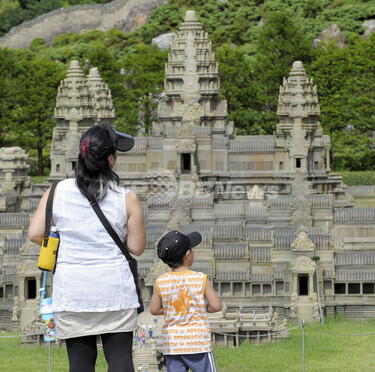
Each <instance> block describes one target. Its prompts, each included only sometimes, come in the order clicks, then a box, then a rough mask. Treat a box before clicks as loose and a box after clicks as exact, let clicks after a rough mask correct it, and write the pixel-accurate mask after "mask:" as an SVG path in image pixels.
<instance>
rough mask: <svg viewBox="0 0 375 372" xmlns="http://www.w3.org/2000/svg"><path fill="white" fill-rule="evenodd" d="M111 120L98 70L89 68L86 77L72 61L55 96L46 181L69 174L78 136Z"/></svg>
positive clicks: (108, 96) (107, 94)
mask: <svg viewBox="0 0 375 372" xmlns="http://www.w3.org/2000/svg"><path fill="white" fill-rule="evenodd" d="M114 118H115V111H114V108H113V103H112V97H111V92H110V90H109V88H108V86H107V84H105V83H104V82H103V81H102V79H101V77H100V75H99V72H98V69H97V68H93V69H91V70H90V73H89V75H88V76H87V78H86V77H85V75H84V73H83V71H82V70H81V68H80V66H79V63H78V61H72V62H71V63H70V67H69V69H68V72H67V75H66V78H65V79H64V80H63V81H62V82H61V85H60V87H59V89H58V93H57V99H56V108H55V120H56V127H55V129H54V131H53V140H52V148H51V174H50V178H49V180H50V181H53V180H60V179H62V178H65V177H66V176H69V175H71V174H72V172H73V170H74V167H75V163H76V161H77V156H78V147H79V138H80V136H81V135H82V133H84V132H85V131H86V130H87V129H89V128H90V127H92V126H93V125H95V124H99V123H108V124H111V123H112V122H113V120H114Z"/></svg>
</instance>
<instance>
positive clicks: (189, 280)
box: [156, 270, 212, 355]
mask: <svg viewBox="0 0 375 372" xmlns="http://www.w3.org/2000/svg"><path fill="white" fill-rule="evenodd" d="M206 279H207V275H205V274H203V273H197V272H195V271H191V270H188V271H182V272H173V271H171V272H169V273H167V274H164V275H161V276H160V277H159V278H158V279H156V289H157V291H158V293H159V295H160V297H161V300H162V302H163V308H164V326H163V330H162V335H163V353H164V354H165V355H170V354H196V353H207V352H210V351H212V348H211V330H210V326H209V324H208V321H207V313H206V304H205V301H204V292H205V286H206Z"/></svg>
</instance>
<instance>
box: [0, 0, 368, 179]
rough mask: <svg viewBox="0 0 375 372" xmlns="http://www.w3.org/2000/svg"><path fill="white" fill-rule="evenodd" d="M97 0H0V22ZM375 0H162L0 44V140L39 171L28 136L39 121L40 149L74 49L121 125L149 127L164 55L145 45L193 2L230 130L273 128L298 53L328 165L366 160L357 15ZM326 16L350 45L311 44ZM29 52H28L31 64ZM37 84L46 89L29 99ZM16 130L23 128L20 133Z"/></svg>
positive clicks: (362, 42) (364, 61)
mask: <svg viewBox="0 0 375 372" xmlns="http://www.w3.org/2000/svg"><path fill="white" fill-rule="evenodd" d="M100 2H108V1H106V0H65V1H63V0H51V1H47V0H40V1H38V0H31V1H25V0H24V1H20V2H19V3H14V4H16V5H14V4H12V5H11V3H12V2H11V1H10V0H0V31H1V30H3V28H4V27H5V28H6V27H8V26H7V25H9V24H10V23H12V22H14V19H13V18H14V17H16V18H17V17H18V18H19V19H22V20H27V19H30V18H28V17H30V14H31V13H32V14H34V15H37V14H40V11H42V10H43V9H46V8H45V7H49V6H52V5H53V4H57V3H59V4H60V5H59V6H70V5H75V4H92V3H100ZM53 6H55V5H53ZM374 7H375V1H373V0H371V1H365V0H363V1H359V0H358V1H354V0H340V1H338V0H337V1H331V0H287V1H284V0H264V1H258V0H231V1H228V2H217V1H216V0H170V1H169V2H168V3H167V4H165V5H162V6H159V7H157V8H156V9H155V10H154V12H153V13H152V15H151V16H150V18H149V20H148V22H147V23H146V24H145V25H144V26H142V27H141V28H139V29H138V30H137V31H135V32H133V33H128V34H125V33H123V32H122V31H119V30H115V29H111V30H109V31H107V32H104V31H99V30H93V31H89V32H85V33H81V34H73V33H68V34H64V35H59V36H57V37H56V38H55V40H54V41H53V43H52V44H51V45H49V46H47V45H46V44H45V43H44V41H43V40H42V39H40V38H39V39H35V40H34V41H33V42H32V43H31V45H30V48H29V51H9V50H6V49H0V146H5V145H6V146H8V145H13V144H17V145H22V146H25V148H26V149H27V150H28V151H30V152H32V151H36V152H35V153H33V155H32V156H31V157H30V158H36V159H38V162H37V167H36V168H37V169H38V171H37V172H39V173H40V174H43V172H44V168H45V165H46V160H45V154H44V155H43V153H40V146H39V149H38V147H37V140H34V139H30V140H28V139H27V138H28V137H33V138H34V137H35V138H38V135H37V134H36V132H35V131H36V128H37V126H38V125H39V126H40V127H42V128H44V127H46V128H47V129H46V130H45V131H41V130H40V131H39V132H40V133H41V132H43V133H45V134H46V137H45V138H44V139H42V143H43V146H44V147H45V149H47V151H48V146H49V143H50V141H51V133H52V132H51V131H52V128H53V126H54V124H53V122H51V118H52V108H53V107H54V104H55V97H56V86H57V85H56V84H58V81H59V80H60V79H61V78H63V76H64V75H63V71H66V69H67V67H68V65H69V63H70V61H71V60H72V59H78V60H79V62H80V65H81V67H82V68H83V70H84V72H85V73H88V71H89V69H90V68H92V67H98V69H99V72H100V74H101V76H102V78H103V80H104V81H105V82H106V83H107V84H108V86H109V88H110V89H111V92H112V97H113V101H114V105H115V110H116V122H115V124H116V125H117V127H118V128H119V129H122V130H125V131H128V132H130V133H132V134H136V133H137V127H138V126H139V124H140V122H142V123H143V124H144V126H145V128H146V132H147V133H148V134H149V133H150V129H151V124H152V121H154V120H155V119H156V107H157V103H158V99H159V98H160V94H161V93H162V90H163V79H164V65H165V62H166V60H167V53H166V52H161V51H160V50H158V49H157V48H155V47H151V46H150V44H151V40H152V38H154V37H156V36H158V35H160V34H162V33H165V32H171V31H172V32H174V31H176V30H177V29H178V27H179V26H180V24H181V22H183V20H184V16H185V12H186V10H196V11H197V18H198V20H199V21H200V22H202V24H203V28H204V30H205V31H207V32H208V33H209V37H210V40H211V41H212V44H213V50H214V51H215V54H216V59H217V61H218V63H219V74H220V79H221V89H222V96H223V98H224V99H226V101H227V103H228V110H229V120H232V121H234V125H235V128H236V132H237V134H244V135H246V134H271V133H273V131H274V130H275V125H276V123H277V122H278V117H277V114H276V109H277V103H278V94H279V86H280V84H281V83H282V80H283V78H284V77H288V76H289V73H290V69H291V67H292V64H293V62H294V61H296V60H301V61H302V62H303V64H304V66H305V69H306V71H307V74H308V76H309V77H312V78H313V79H314V83H315V84H317V87H318V97H319V101H320V107H321V116H320V121H321V125H322V127H323V130H324V132H325V133H326V134H329V135H330V136H331V139H332V141H331V143H332V148H331V166H332V168H333V169H334V170H369V169H374V168H375V157H374V148H375V144H374V132H373V131H374V129H373V123H374V120H375V105H374V102H375V88H374V86H375V84H374V82H375V58H372V56H374V55H375V36H374V35H373V36H370V37H367V38H366V39H363V38H362V37H361V36H360V35H361V33H362V32H363V28H362V26H361V24H362V22H363V21H364V20H366V19H369V18H371V17H373V15H374V14H375V8H374ZM38 12H39V13H38ZM333 23H336V24H338V25H339V26H340V27H341V28H342V30H343V31H344V32H345V33H346V35H347V36H348V46H347V47H344V48H341V49H340V48H338V47H337V46H336V45H335V43H329V44H328V45H321V46H320V47H319V48H318V49H312V40H313V38H315V37H317V36H318V35H319V34H320V33H321V32H322V30H323V29H324V28H326V27H327V26H329V25H331V24H333ZM260 24H262V27H260V26H259V25H260ZM28 61H32V63H31V66H30V69H28V67H26V66H28ZM39 63H41V65H40V69H39V70H40V74H41V77H39V75H38V73H37V70H38V68H37V66H38V64H39ZM47 63H50V64H51V65H47ZM48 68H50V69H51V74H48V73H47V72H46V70H47V69H48ZM52 74H55V78H56V79H55V78H54V77H53V76H52ZM23 84H25V86H24V87H23ZM31 84H35V90H33V89H32V87H31ZM38 90H39V91H40V92H45V93H42V94H41V95H40V96H41V97H39V98H40V99H39V101H38V102H37V100H36V98H35V97H36V96H37V93H36V91H38ZM22 92H23V93H22ZM25 95H30V99H25ZM22 96H23V97H22ZM29 106H30V107H29ZM32 106H33V107H32ZM28 116H29V117H30V118H28ZM28 126H30V127H31V128H33V129H30V130H29V128H28ZM18 127H19V129H18ZM16 128H17V129H16ZM23 132H24V133H26V134H28V135H27V136H24V137H25V138H22V139H21V140H19V133H23ZM38 151H39V153H38ZM37 154H38V156H37ZM47 163H48V162H47ZM33 167H34V166H33ZM33 169H34V168H33Z"/></svg>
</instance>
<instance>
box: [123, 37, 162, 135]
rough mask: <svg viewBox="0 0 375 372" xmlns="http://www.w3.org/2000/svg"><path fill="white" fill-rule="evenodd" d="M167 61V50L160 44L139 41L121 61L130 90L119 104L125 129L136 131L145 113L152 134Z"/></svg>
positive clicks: (148, 128)
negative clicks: (159, 45)
mask: <svg viewBox="0 0 375 372" xmlns="http://www.w3.org/2000/svg"><path fill="white" fill-rule="evenodd" d="M166 60H167V52H163V51H160V50H159V49H158V48H157V47H156V46H148V45H146V44H139V45H136V46H135V48H134V50H133V52H132V53H129V54H127V55H126V56H125V57H123V58H122V59H121V60H120V61H119V63H120V67H121V68H122V70H121V71H122V72H121V73H122V76H123V83H124V86H125V88H126V89H127V91H128V92H127V93H126V96H125V97H121V103H120V100H119V101H118V102H117V106H116V110H117V112H118V115H120V118H121V117H122V118H123V119H124V120H123V122H122V123H121V125H122V126H123V129H127V130H129V129H130V130H131V131H132V132H133V133H134V131H135V129H136V127H137V125H138V124H139V115H141V117H142V121H143V124H144V127H145V130H146V132H147V133H150V131H151V125H152V122H153V121H154V120H155V119H156V111H155V110H156V108H157V103H158V98H159V95H160V94H161V93H162V91H163V83H164V67H165V63H166Z"/></svg>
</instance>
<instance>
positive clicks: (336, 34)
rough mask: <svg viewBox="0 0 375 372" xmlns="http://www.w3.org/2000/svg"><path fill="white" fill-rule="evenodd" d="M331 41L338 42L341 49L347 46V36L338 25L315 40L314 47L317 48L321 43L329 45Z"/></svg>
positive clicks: (328, 29)
mask: <svg viewBox="0 0 375 372" xmlns="http://www.w3.org/2000/svg"><path fill="white" fill-rule="evenodd" d="M330 41H336V44H337V45H338V46H339V47H340V48H342V47H343V46H345V45H346V36H345V34H344V33H343V32H342V31H341V29H340V27H339V26H337V25H336V24H333V25H331V26H329V27H327V28H326V29H324V30H323V31H322V33H321V34H320V36H319V37H318V38H317V39H315V40H314V42H313V47H314V48H316V47H317V46H318V45H319V43H321V42H325V43H328V42H330Z"/></svg>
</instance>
